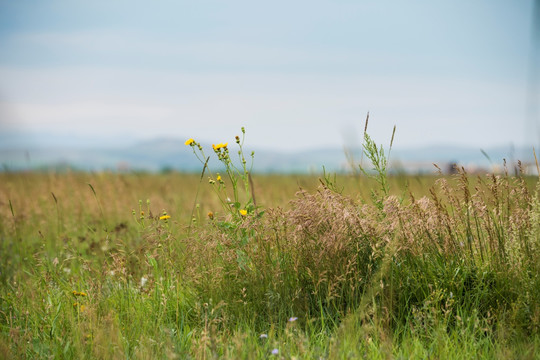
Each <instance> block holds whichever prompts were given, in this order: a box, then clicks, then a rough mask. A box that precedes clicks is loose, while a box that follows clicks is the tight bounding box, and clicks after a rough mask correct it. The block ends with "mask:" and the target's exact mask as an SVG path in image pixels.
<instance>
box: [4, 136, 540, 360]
mask: <svg viewBox="0 0 540 360" xmlns="http://www.w3.org/2000/svg"><path fill="white" fill-rule="evenodd" d="M365 140H366V142H365V150H366V151H365V159H364V160H365V161H364V162H365V165H364V168H362V169H360V170H359V171H357V172H353V173H351V174H348V175H338V176H334V175H332V174H321V175H269V174H266V175H265V174H257V173H254V174H252V172H251V170H252V169H251V160H252V159H251V156H250V155H249V154H247V155H244V153H243V148H242V145H243V139H240V138H237V139H236V144H235V143H234V140H233V141H231V144H223V143H221V144H217V145H215V146H214V148H213V149H202V148H201V147H199V145H198V143H197V142H196V141H195V140H193V139H189V140H188V141H186V146H187V147H188V148H187V150H188V151H191V150H192V151H193V153H194V156H197V157H199V158H200V160H201V173H198V174H182V173H175V172H172V173H167V174H145V173H130V174H119V173H108V172H103V173H78V172H65V173H53V172H51V173H43V172H42V173H2V174H0V236H1V243H0V254H1V256H0V258H1V260H0V261H1V263H0V264H1V268H0V283H1V285H0V326H1V331H0V357H2V358H14V359H18V358H20V359H27V358H28V359H48V358H54V359H126V358H128V359H218V358H226V359H258V358H260V359H272V358H275V359H358V358H366V359H387V358H398V359H401V358H430V359H432V358H433V359H464V358H486V359H492V358H501V359H508V358H523V359H536V358H540V357H539V356H540V355H539V354H540V198H539V194H538V187H537V183H538V181H537V180H538V177H537V176H526V175H524V174H520V175H518V176H512V175H510V174H508V173H503V174H497V175H495V174H485V175H480V176H476V175H475V176H472V175H468V174H467V173H465V172H464V171H463V170H460V171H459V172H458V173H457V174H455V175H452V176H447V175H443V174H439V175H433V176H427V175H425V176H412V175H396V174H389V173H388V171H387V169H386V157H385V154H384V152H383V151H382V148H379V147H377V146H376V145H375V143H374V142H373V141H372V140H371V139H370V138H369V136H367V137H366V138H365ZM237 150H238V156H237ZM204 151H207V152H208V156H217V157H218V158H219V159H220V161H221V162H222V164H223V167H222V168H221V169H217V170H216V169H208V168H207V167H206V164H207V162H206V159H207V158H208V156H207V155H206V154H205V153H204ZM255 164H256V159H255ZM255 168H256V165H255ZM203 170H204V171H203ZM362 170H364V171H362Z"/></svg>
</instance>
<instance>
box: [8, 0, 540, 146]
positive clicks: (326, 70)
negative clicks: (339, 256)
mask: <svg viewBox="0 0 540 360" xmlns="http://www.w3.org/2000/svg"><path fill="white" fill-rule="evenodd" d="M532 20H533V1H532V0H530V1H526V0H524V1H511V0H506V1H502V0H478V1H466V0H453V1H450V0H448V1H442V0H441V1H428V0H415V1H397V0H395V1H385V0H382V1H367V0H366V1H362V0H357V1H316V0H315V1H279V0H278V1H272V2H258V1H217V0H216V1H196V2H195V1H166V0H160V1H123V0H114V1H110V0H109V1H101V0H97V1H77V0H72V1H67V0H57V1H55V0H51V1H30V0H20V1H7V0H0V49H2V50H1V52H0V132H3V133H4V134H11V133H13V132H17V133H26V132H31V133H32V134H33V135H32V137H29V138H27V139H26V140H28V139H30V140H31V141H34V140H35V141H39V140H42V139H39V137H40V136H41V135H43V136H47V138H48V139H53V140H52V141H64V140H65V138H66V135H68V136H69V137H70V138H72V139H81V141H90V139H98V140H100V141H106V142H107V143H111V144H112V143H118V144H122V143H125V142H129V141H132V140H136V139H150V138H153V137H156V136H169V137H171V136H172V137H179V138H182V139H183V138H187V137H194V138H196V139H198V140H201V141H210V142H222V141H226V140H230V139H232V138H234V135H236V134H237V133H238V132H239V129H240V127H241V126H245V127H246V129H247V142H248V143H249V144H250V145H252V146H260V147H266V148H269V147H274V148H278V149H281V150H298V149H305V148H312V147H320V146H337V147H339V146H342V145H344V144H354V143H357V142H358V141H359V138H360V136H361V133H362V131H363V126H364V119H365V116H366V113H367V112H368V111H369V112H370V124H369V129H370V132H371V134H372V136H373V137H374V138H375V139H376V140H378V141H381V142H387V141H389V138H390V136H391V133H392V128H393V126H394V125H396V126H397V132H396V140H395V144H396V146H402V147H410V146H424V145H433V144H445V145H446V144H456V145H469V146H475V147H478V148H486V147H489V146H494V145H507V144H510V143H512V144H514V145H516V146H519V145H523V144H532V143H534V144H537V143H539V142H540V138H539V137H538V129H537V123H538V119H537V116H538V114H539V113H540V112H538V111H536V115H534V114H535V112H534V111H532V110H531V104H532V103H531V100H530V99H532V98H534V99H536V100H535V101H536V103H535V106H536V108H535V109H537V108H538V92H536V93H535V95H534V96H532V95H531V92H530V89H531V86H530V83H531V81H530V80H531V78H533V75H532V71H536V73H537V72H538V71H539V67H536V69H535V70H532V67H531V59H532V56H531V55H532V49H533V47H532V44H533V41H532V33H533V32H532ZM536 79H540V77H539V76H537V77H536ZM539 88H540V87H539V86H537V87H536V88H535V89H536V91H537V90H538V89H539ZM534 116H536V118H535V117H534ZM51 135H53V136H51ZM56 135H58V136H59V137H56ZM61 138H62V139H64V140H60V139H61ZM24 140H25V139H24V138H23V139H22V140H21V141H23V142H24Z"/></svg>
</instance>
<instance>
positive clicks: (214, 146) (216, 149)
mask: <svg viewBox="0 0 540 360" xmlns="http://www.w3.org/2000/svg"><path fill="white" fill-rule="evenodd" d="M227 145H229V143H225V144H223V143H219V144H217V145H215V144H212V149H214V151H218V150H219V149H226V148H227Z"/></svg>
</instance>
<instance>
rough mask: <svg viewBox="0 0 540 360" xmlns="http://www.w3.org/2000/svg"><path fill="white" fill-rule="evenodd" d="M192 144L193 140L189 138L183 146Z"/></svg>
mask: <svg viewBox="0 0 540 360" xmlns="http://www.w3.org/2000/svg"><path fill="white" fill-rule="evenodd" d="M194 142H195V140H193V139H191V138H190V139H187V140H186V142H185V143H184V144H185V145H191V144H193V143H194Z"/></svg>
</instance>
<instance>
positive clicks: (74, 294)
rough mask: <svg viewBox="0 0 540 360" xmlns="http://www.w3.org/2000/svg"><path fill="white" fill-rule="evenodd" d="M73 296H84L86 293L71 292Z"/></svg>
mask: <svg viewBox="0 0 540 360" xmlns="http://www.w3.org/2000/svg"><path fill="white" fill-rule="evenodd" d="M72 294H73V296H86V293H85V292H82V291H75V290H74V291H73V292H72Z"/></svg>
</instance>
